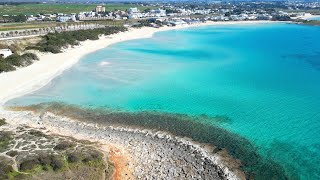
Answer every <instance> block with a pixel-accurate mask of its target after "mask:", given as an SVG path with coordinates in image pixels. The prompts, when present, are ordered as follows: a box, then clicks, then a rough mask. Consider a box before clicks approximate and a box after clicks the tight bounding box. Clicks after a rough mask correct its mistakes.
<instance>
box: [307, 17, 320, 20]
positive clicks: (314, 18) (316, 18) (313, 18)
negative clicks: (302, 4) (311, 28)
mask: <svg viewBox="0 0 320 180" xmlns="http://www.w3.org/2000/svg"><path fill="white" fill-rule="evenodd" d="M308 20H320V17H312V18H308Z"/></svg>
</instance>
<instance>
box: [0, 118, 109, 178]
mask: <svg viewBox="0 0 320 180" xmlns="http://www.w3.org/2000/svg"><path fill="white" fill-rule="evenodd" d="M0 120H1V121H2V119H0ZM10 128H13V129H10V130H8V131H4V129H1V126H0V153H2V154H1V155H0V179H23V178H27V179H30V178H31V179H69V178H72V179H77V178H84V179H101V178H102V177H106V178H110V177H111V176H112V174H113V165H112V163H111V162H109V161H108V160H107V159H106V157H105V156H104V153H102V152H101V151H100V150H98V149H97V148H96V147H95V146H93V144H88V145H87V144H86V143H84V142H80V141H76V140H74V139H71V138H67V137H60V136H56V135H54V136H52V135H51V136H48V135H46V134H44V133H43V132H41V131H39V130H36V129H32V128H29V127H25V126H14V127H10ZM16 132H19V133H16ZM4 154H5V155H4Z"/></svg>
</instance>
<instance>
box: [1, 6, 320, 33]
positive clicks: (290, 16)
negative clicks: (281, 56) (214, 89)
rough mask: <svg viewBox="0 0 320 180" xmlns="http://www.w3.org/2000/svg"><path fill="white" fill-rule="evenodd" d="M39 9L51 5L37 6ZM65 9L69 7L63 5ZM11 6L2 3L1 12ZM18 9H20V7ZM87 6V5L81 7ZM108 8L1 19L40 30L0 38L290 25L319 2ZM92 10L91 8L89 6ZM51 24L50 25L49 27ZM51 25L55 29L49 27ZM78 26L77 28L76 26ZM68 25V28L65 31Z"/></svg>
mask: <svg viewBox="0 0 320 180" xmlns="http://www.w3.org/2000/svg"><path fill="white" fill-rule="evenodd" d="M40 5H50V4H47V2H46V3H40ZM66 5H68V4H66ZM10 6H12V5H10V4H6V3H3V4H2V5H0V8H6V7H10ZM19 6H21V5H19ZM82 6H84V7H85V6H86V5H82ZM108 6H110V4H97V5H95V7H93V8H92V9H91V10H90V11H79V10H78V11H79V12H76V11H75V12H70V13H63V12H58V10H57V12H51V13H41V9H40V10H39V13H37V12H34V13H33V14H32V13H31V14H30V13H27V14H21V13H19V12H17V13H16V14H15V13H11V14H4V12H3V13H1V15H0V23H1V25H0V28H1V26H3V27H7V29H11V28H8V27H10V26H7V25H8V24H12V23H13V24H14V26H19V25H22V24H26V23H27V24H32V25H33V26H35V25H36V26H39V27H41V28H23V27H21V28H20V27H19V28H17V29H14V28H13V29H12V30H6V29H5V28H3V30H1V29H0V30H1V33H0V39H1V38H10V37H18V36H27V35H43V34H46V33H49V32H54V31H62V30H69V31H70V30H80V29H88V28H100V27H101V26H102V25H124V26H125V27H132V26H138V27H139V26H151V27H160V26H176V25H183V24H194V23H201V22H205V21H255V20H269V21H291V20H296V19H304V18H307V17H309V16H311V15H317V13H319V9H320V3H319V2H313V3H310V2H299V3H292V2H232V3H231V2H228V3H227V2H211V3H206V2H199V3H197V4H196V5H195V4H192V3H179V2H173V3H132V4H129V5H127V6H126V7H128V8H125V9H123V8H119V9H110V8H109V7H108ZM90 7H92V6H90ZM50 23H51V24H50ZM52 24H54V25H52ZM77 24H78V25H77ZM66 25H68V27H66Z"/></svg>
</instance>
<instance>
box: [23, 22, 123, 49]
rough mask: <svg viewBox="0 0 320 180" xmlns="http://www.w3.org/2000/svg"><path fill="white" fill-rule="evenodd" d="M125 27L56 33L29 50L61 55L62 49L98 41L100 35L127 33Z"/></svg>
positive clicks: (45, 37)
mask: <svg viewBox="0 0 320 180" xmlns="http://www.w3.org/2000/svg"><path fill="white" fill-rule="evenodd" d="M126 30H127V29H126V28H125V27H123V26H122V27H118V26H114V27H105V28H98V29H90V30H78V31H67V32H61V33H59V32H54V33H49V34H47V35H45V36H43V38H42V41H40V42H39V43H38V44H37V45H35V46H31V47H28V49H36V50H39V51H41V52H51V53H60V52H62V48H68V47H69V46H76V45H79V42H81V41H85V40H97V39H99V36H100V35H110V34H115V33H118V32H123V31H126Z"/></svg>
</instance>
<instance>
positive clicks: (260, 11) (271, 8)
mask: <svg viewBox="0 0 320 180" xmlns="http://www.w3.org/2000/svg"><path fill="white" fill-rule="evenodd" d="M133 6H134V4H133ZM141 6H148V7H154V8H153V9H144V10H140V9H138V8H136V7H132V8H129V9H128V10H126V11H124V10H114V11H110V12H107V11H106V7H105V6H102V5H98V6H96V7H95V9H93V10H92V11H90V12H80V13H71V14H62V13H56V14H38V15H37V16H29V17H28V18H27V21H59V22H67V21H94V20H126V19H148V18H166V17H169V18H175V17H182V18H185V17H194V16H203V17H205V18H206V20H213V21H241V20H271V19H275V20H277V19H276V18H279V17H280V19H284V20H287V19H290V17H297V16H299V17H301V16H303V15H305V13H303V11H302V10H301V9H310V8H315V9H317V8H318V9H320V3H319V2H263V1H257V2H254V1H252V2H222V1H221V2H220V1H219V2H218V1H217V2H213V3H203V2H199V3H194V4H190V3H179V2H175V3H154V4H152V3H142V4H139V7H141ZM292 9H294V10H299V11H292V12H290V11H289V10H292ZM284 10H285V11H286V12H284ZM289 12H290V13H289ZM275 17H276V18H275ZM281 17H289V18H281Z"/></svg>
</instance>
